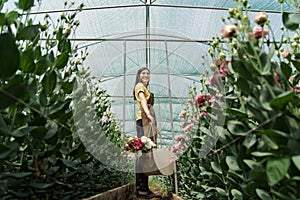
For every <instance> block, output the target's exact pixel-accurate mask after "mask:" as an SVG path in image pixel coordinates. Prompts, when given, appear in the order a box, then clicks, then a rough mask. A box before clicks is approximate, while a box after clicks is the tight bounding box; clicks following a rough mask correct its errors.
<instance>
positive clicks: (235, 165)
mask: <svg viewBox="0 0 300 200" xmlns="http://www.w3.org/2000/svg"><path fill="white" fill-rule="evenodd" d="M236 3H237V4H236V8H233V9H232V10H231V11H230V13H231V14H230V17H229V18H228V19H230V20H228V21H230V22H231V23H232V24H234V25H236V26H237V27H238V28H239V30H238V32H237V34H236V35H235V36H230V37H229V36H228V37H227V38H226V39H224V38H218V37H217V38H216V39H214V41H213V43H212V44H211V49H210V50H209V53H210V55H211V56H212V60H213V61H212V64H211V65H210V66H212V72H208V73H207V75H211V74H212V78H211V79H210V83H209V84H207V82H209V79H208V77H202V79H203V87H205V86H206V89H205V90H204V92H203V91H201V92H203V93H206V94H207V93H209V94H211V95H212V96H213V98H211V99H210V101H205V102H201V104H199V102H198V103H194V102H197V101H199V97H202V96H203V94H202V93H201V94H197V93H198V92H197V91H195V90H191V100H190V101H189V103H188V104H187V107H186V108H185V110H184V112H183V113H184V114H185V116H184V117H185V118H184V119H185V122H184V125H186V124H187V123H191V122H194V123H193V127H192V128H190V129H189V130H187V129H186V126H185V127H184V128H183V130H184V131H186V133H187V134H186V137H188V138H191V139H192V140H191V141H192V143H191V145H190V147H189V148H188V149H187V150H186V151H185V152H184V154H183V155H181V157H180V158H179V161H178V163H177V166H178V167H177V168H178V184H179V192H180V194H181V196H182V197H183V198H186V199H249V200H251V199H253V200H254V199H255V200H256V199H262V200H268V199H299V198H300V191H299V189H298V188H299V185H300V167H299V156H300V150H299V145H300V137H299V133H300V124H299V121H300V90H299V89H300V83H299V77H300V71H299V45H298V44H299V35H298V34H299V24H300V21H299V19H300V18H299V14H298V13H297V12H295V13H292V12H291V13H282V20H283V25H284V27H285V28H286V29H285V30H283V37H282V40H281V41H280V42H276V41H275V40H276V39H275V38H272V35H271V34H270V35H271V36H269V35H268V40H267V39H266V38H265V37H264V35H261V36H259V37H254V33H253V32H251V30H252V27H251V23H250V21H249V17H248V9H249V8H250V6H249V5H248V4H247V1H236ZM290 3H291V2H290ZM294 10H296V11H297V10H298V6H297V5H296V3H295V8H294ZM237 16H247V17H243V18H241V17H237ZM224 21H225V20H224ZM259 27H260V28H262V27H263V28H264V29H271V27H270V26H269V23H268V21H266V22H265V24H261V25H260V26H259ZM285 31H289V32H291V31H294V32H293V33H294V34H295V36H294V37H293V39H292V38H290V37H288V38H285V37H286V35H288V34H286V32H285ZM269 33H272V31H270V32H269ZM266 34H268V33H266ZM271 39H273V41H274V42H273V43H272V42H270V40H271ZM283 44H284V45H283ZM226 59H228V60H226ZM197 99H198V100H197ZM200 99H201V98H200ZM204 111H206V112H207V113H208V116H207V115H206V116H203V115H202V114H201V113H203V112H204ZM220 122H223V123H220ZM216 127H218V128H216Z"/></svg>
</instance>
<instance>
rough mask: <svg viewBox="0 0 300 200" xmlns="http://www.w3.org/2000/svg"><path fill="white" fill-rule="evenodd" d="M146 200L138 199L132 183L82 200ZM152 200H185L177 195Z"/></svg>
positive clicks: (152, 199)
mask: <svg viewBox="0 0 300 200" xmlns="http://www.w3.org/2000/svg"><path fill="white" fill-rule="evenodd" d="M144 199H146V198H136V196H135V184H132V183H131V184H127V185H124V186H121V187H118V188H115V189H112V190H108V191H106V192H103V193H100V194H97V195H94V196H91V197H89V198H85V199H82V200H144ZM148 199H149V198H148ZM150 200H183V199H182V198H180V197H179V196H177V195H175V194H172V193H170V194H167V195H163V196H162V197H161V198H151V199H150Z"/></svg>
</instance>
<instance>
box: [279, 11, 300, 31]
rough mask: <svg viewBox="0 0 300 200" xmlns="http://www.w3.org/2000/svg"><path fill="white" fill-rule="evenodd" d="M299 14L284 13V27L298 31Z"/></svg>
mask: <svg viewBox="0 0 300 200" xmlns="http://www.w3.org/2000/svg"><path fill="white" fill-rule="evenodd" d="M299 17H300V16H299V14H293V13H287V12H283V14H282V22H283V25H284V26H285V27H286V28H287V29H289V30H293V31H294V30H296V29H297V28H298V27H299V23H300V22H299V21H300V19H299Z"/></svg>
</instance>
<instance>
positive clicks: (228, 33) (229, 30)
mask: <svg viewBox="0 0 300 200" xmlns="http://www.w3.org/2000/svg"><path fill="white" fill-rule="evenodd" d="M237 31H238V27H237V26H235V25H233V24H227V25H225V26H223V28H222V29H221V36H222V38H232V37H234V36H235V35H236V33H237Z"/></svg>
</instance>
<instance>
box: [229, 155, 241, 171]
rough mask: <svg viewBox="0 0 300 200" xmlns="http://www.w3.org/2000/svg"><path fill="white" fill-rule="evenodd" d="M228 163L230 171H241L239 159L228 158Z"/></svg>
mask: <svg viewBox="0 0 300 200" xmlns="http://www.w3.org/2000/svg"><path fill="white" fill-rule="evenodd" d="M226 163H227V165H228V167H229V169H231V170H233V171H240V170H241V169H240V167H239V165H238V162H237V159H236V157H234V156H226Z"/></svg>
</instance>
